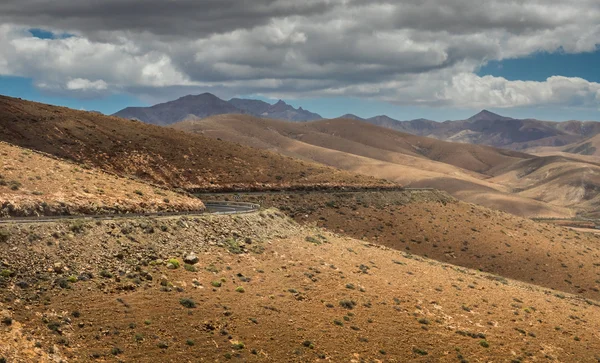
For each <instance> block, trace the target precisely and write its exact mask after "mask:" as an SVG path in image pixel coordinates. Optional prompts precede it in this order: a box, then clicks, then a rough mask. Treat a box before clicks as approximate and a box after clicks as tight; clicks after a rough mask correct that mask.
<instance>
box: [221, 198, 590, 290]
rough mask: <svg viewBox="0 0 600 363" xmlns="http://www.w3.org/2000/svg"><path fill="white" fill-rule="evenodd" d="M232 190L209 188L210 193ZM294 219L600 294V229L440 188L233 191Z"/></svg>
mask: <svg viewBox="0 0 600 363" xmlns="http://www.w3.org/2000/svg"><path fill="white" fill-rule="evenodd" d="M227 197H231V196H218V195H216V196H215V195H211V196H210V198H212V199H222V198H227ZM237 200H243V201H249V202H259V203H261V204H262V205H263V206H267V207H276V208H279V209H281V210H282V211H283V212H285V213H286V214H288V215H289V216H290V217H292V218H294V219H295V220H296V221H297V222H298V223H301V224H307V225H313V224H316V225H317V226H318V227H321V228H324V229H326V230H328V231H330V232H334V233H339V234H343V235H348V236H351V237H353V238H357V239H362V240H364V241H366V242H370V243H376V244H380V245H383V246H387V247H391V248H394V249H397V250H400V251H405V252H407V253H412V254H415V255H419V256H426V257H429V258H432V259H435V260H438V261H441V262H445V263H451V264H454V265H458V266H463V267H467V268H472V269H476V270H480V271H485V272H489V273H493V274H496V275H500V276H503V277H506V278H511V279H515V280H520V281H523V282H528V283H533V284H536V285H540V286H544V287H547V288H552V289H556V290H562V291H567V292H571V293H574V294H580V295H582V296H585V297H588V298H591V299H596V300H600V283H599V281H600V266H598V260H599V259H600V236H599V235H593V234H588V233H581V232H577V231H573V230H569V229H566V228H558V227H556V226H552V225H546V224H540V223H535V222H533V221H531V220H529V219H524V218H519V217H516V216H514V215H511V214H507V213H502V212H499V211H494V210H490V209H487V208H483V207H480V206H477V205H473V204H468V203H464V202H461V201H458V200H456V199H454V198H452V197H450V196H449V195H447V194H446V193H442V192H439V191H404V192H377V193H375V192H369V193H319V192H310V193H301V194H287V193H283V194H280V193H278V194H259V195H257V194H246V195H245V194H239V195H238V196H237Z"/></svg>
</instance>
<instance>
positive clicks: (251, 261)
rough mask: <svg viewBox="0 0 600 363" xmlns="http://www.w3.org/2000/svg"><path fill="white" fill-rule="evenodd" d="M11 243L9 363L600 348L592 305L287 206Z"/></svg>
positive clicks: (55, 231) (1, 255) (524, 357)
mask: <svg viewBox="0 0 600 363" xmlns="http://www.w3.org/2000/svg"><path fill="white" fill-rule="evenodd" d="M148 227H153V230H155V231H156V232H155V233H148V230H149V228H148ZM398 231H401V229H398ZM32 233H35V234H36V235H37V236H39V238H37V239H35V240H33V241H31V240H29V239H28V236H30V235H31V234H32ZM475 233H476V232H473V233H472V234H475ZM511 233H512V231H511ZM2 236H3V238H2V240H0V246H2V248H0V261H2V266H0V267H1V269H2V274H1V277H0V281H1V283H2V286H3V289H4V290H3V300H2V302H1V303H0V314H1V315H2V317H1V319H2V320H1V321H2V323H1V325H0V339H1V340H2V341H3V342H4V344H2V345H0V358H4V359H5V360H7V361H10V362H13V361H17V362H21V361H38V362H49V361H58V360H64V361H67V362H70V361H110V362H117V361H135V362H155V361H157V360H158V361H198V360H210V361H228V360H232V361H235V360H240V361H261V362H264V361H266V362H306V361H316V362H320V361H323V362H324V361H334V362H340V361H362V360H364V361H396V362H406V361H422V362H430V361H436V362H437V361H443V362H446V361H447V362H461V361H462V362H464V361H469V362H478V361H481V362H483V361H494V362H496V361H509V362H510V361H513V362H517V361H520V362H525V361H542V360H543V361H545V360H555V361H562V362H571V361H573V362H574V361H580V362H583V361H586V362H587V361H594V360H595V359H597V358H598V351H599V350H600V343H599V342H598V339H597V331H598V330H599V329H600V316H599V311H600V310H599V309H598V304H597V302H596V301H594V300H590V299H588V300H586V299H583V298H581V297H578V296H575V295H570V294H567V293H563V292H560V291H551V290H548V289H544V288H540V287H538V286H535V285H530V284H525V283H522V282H516V281H513V280H510V279H505V278H502V277H500V276H497V275H493V274H488V273H485V272H478V271H476V270H470V269H465V268H459V267H457V266H454V265H450V264H447V263H440V262H437V261H434V260H429V259H426V258H421V257H417V256H415V255H413V254H409V253H406V252H401V251H396V250H393V249H389V248H386V247H381V246H378V245H375V244H373V243H371V242H367V241H359V240H356V239H351V238H347V237H340V236H338V235H336V234H332V233H329V232H324V231H322V230H320V229H318V228H310V227H302V226H299V225H297V224H296V223H294V222H293V221H290V220H289V219H287V218H286V217H284V216H283V215H282V214H281V213H279V212H277V211H275V210H267V211H263V212H261V213H254V214H250V215H245V216H217V217H213V216H205V217H200V218H194V219H186V218H161V219H156V220H131V221H127V220H121V221H116V222H114V223H105V224H99V225H98V224H94V223H90V224H87V225H84V226H83V227H82V228H81V229H80V230H78V232H76V234H74V232H72V231H71V229H70V228H69V225H68V224H60V223H59V224H47V225H29V226H18V227H17V226H13V227H8V228H6V227H2ZM470 236H471V234H468V235H465V238H466V239H468V238H469V237H470ZM574 243H575V242H574ZM9 245H10V246H20V247H19V248H17V249H12V250H10V251H9V249H8V248H4V247H5V246H9ZM558 248H560V247H558ZM192 252H193V253H194V254H195V256H193V255H190V253H192ZM551 253H552V252H551ZM186 260H187V261H189V263H187V264H184V261H186ZM567 263H568V261H567ZM177 266H179V267H177ZM75 297H77V298H75Z"/></svg>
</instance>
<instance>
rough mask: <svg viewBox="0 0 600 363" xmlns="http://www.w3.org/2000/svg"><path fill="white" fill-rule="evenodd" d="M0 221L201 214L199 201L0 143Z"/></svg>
mask: <svg viewBox="0 0 600 363" xmlns="http://www.w3.org/2000/svg"><path fill="white" fill-rule="evenodd" d="M0 155H1V157H0V217H8V216H21V217H23V216H39V215H64V214H68V215H77V214H106V213H110V214H113V213H150V212H170V211H201V210H203V209H204V206H203V204H202V202H201V201H200V200H199V199H196V198H192V197H188V196H185V195H182V194H177V193H173V192H171V191H168V190H161V189H157V188H154V187H152V186H150V185H147V184H144V183H141V182H138V181H133V180H129V179H125V178H119V177H117V176H114V175H110V174H107V173H104V172H102V171H99V170H94V169H89V168H87V169H83V168H81V167H80V166H79V165H77V164H72V163H68V162H65V161H62V160H55V159H52V158H49V157H47V156H44V155H40V154H38V153H35V152H32V151H30V150H27V149H22V148H19V147H16V146H13V145H9V144H6V143H3V142H0Z"/></svg>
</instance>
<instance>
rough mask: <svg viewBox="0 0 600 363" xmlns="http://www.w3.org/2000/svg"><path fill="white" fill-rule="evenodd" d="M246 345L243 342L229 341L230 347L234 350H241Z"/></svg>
mask: <svg viewBox="0 0 600 363" xmlns="http://www.w3.org/2000/svg"><path fill="white" fill-rule="evenodd" d="M244 347H246V346H245V345H244V343H243V342H233V343H231V348H232V349H235V350H242V349H244Z"/></svg>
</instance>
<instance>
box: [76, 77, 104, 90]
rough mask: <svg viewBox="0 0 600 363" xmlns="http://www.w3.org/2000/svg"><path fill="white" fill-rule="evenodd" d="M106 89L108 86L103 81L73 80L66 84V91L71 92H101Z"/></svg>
mask: <svg viewBox="0 0 600 363" xmlns="http://www.w3.org/2000/svg"><path fill="white" fill-rule="evenodd" d="M107 88H108V85H107V84H106V82H104V81H103V80H101V79H99V80H97V81H90V80H89V79H83V78H75V79H72V80H70V81H69V82H67V89H68V90H73V91H80V90H96V91H102V90H105V89H107Z"/></svg>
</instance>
